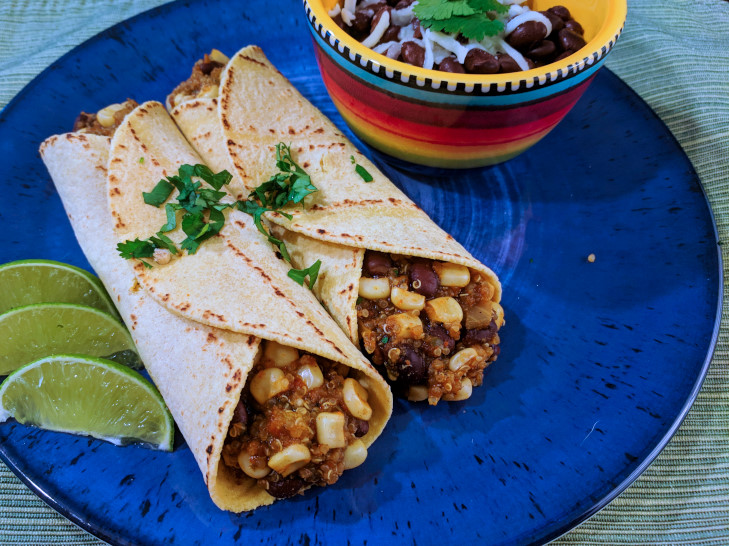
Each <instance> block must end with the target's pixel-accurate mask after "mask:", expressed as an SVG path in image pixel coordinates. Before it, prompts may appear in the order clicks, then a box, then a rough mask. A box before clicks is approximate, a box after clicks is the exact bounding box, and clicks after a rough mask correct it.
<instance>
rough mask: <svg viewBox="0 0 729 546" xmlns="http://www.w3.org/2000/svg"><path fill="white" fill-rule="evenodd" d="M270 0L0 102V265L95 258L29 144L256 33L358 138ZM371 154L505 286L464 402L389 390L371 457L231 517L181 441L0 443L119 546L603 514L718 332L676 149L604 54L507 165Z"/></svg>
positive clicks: (708, 271) (112, 34)
mask: <svg viewBox="0 0 729 546" xmlns="http://www.w3.org/2000/svg"><path fill="white" fill-rule="evenodd" d="M278 4H284V5H283V6H280V5H277V7H276V9H275V10H274V9H272V8H271V2H266V1H263V0H261V1H258V0H256V1H253V0H247V1H243V0H241V1H239V2H230V1H227V0H217V1H212V0H211V1H207V2H206V1H195V2H189V3H187V2H186V3H176V4H172V5H166V6H163V7H161V8H159V9H155V10H153V11H150V12H147V13H145V14H142V15H141V16H139V17H136V18H134V19H132V20H130V21H128V22H125V23H122V24H120V25H117V26H115V27H113V28H111V29H109V30H107V31H106V32H103V33H102V34H100V35H99V36H97V37H96V38H94V39H92V40H90V41H89V42H86V43H85V44H83V45H82V46H80V47H78V48H77V49H75V50H74V51H72V52H71V53H69V54H68V55H66V56H65V57H63V58H62V59H60V60H59V61H58V62H56V63H55V64H54V65H53V66H51V67H50V68H49V69H48V70H46V71H45V72H43V73H42V74H41V75H40V76H38V77H37V78H36V79H35V80H34V81H33V82H32V83H31V84H30V85H28V86H27V87H26V88H25V89H24V90H23V91H22V92H21V93H20V94H19V95H18V96H17V97H16V98H15V99H14V100H13V102H12V103H11V104H10V105H8V107H7V108H6V109H5V110H4V112H2V114H0V157H2V158H3V162H4V167H5V168H4V169H3V177H2V182H1V184H2V191H3V195H4V196H5V197H4V198H3V199H2V200H1V201H0V222H1V225H2V228H3V231H4V233H5V234H6V235H5V240H6V242H5V243H3V244H2V246H1V247H0V261H3V262H4V261H9V260H15V259H19V258H34V257H37V258H51V259H55V260H62V261H66V262H70V263H73V264H76V265H79V266H82V267H84V266H85V267H88V264H87V263H86V261H85V260H84V257H83V255H82V254H81V252H80V250H79V247H78V246H77V244H76V242H75V240H74V237H73V233H72V231H71V227H70V225H69V223H68V221H67V220H66V217H65V214H64V211H63V208H62V206H61V202H60V200H59V198H58V196H57V195H56V192H55V191H54V188H53V184H52V183H51V181H50V179H49V177H48V174H47V173H46V171H45V169H44V167H43V164H42V163H41V161H40V159H39V157H38V154H37V149H38V144H39V143H40V142H41V141H42V140H43V139H44V138H46V137H47V136H48V135H51V134H54V133H59V132H63V131H67V130H69V129H70V128H71V126H72V124H73V121H74V118H75V117H76V114H77V113H78V112H79V111H81V110H86V111H95V110H97V109H98V108H100V107H102V106H104V105H106V104H108V103H110V102H118V101H120V100H122V99H124V98H126V97H133V98H136V99H137V100H139V101H142V100H147V99H164V97H165V95H166V93H167V92H169V90H171V89H172V88H173V87H174V86H175V85H176V84H177V83H178V82H180V81H181V80H183V79H185V78H186V77H187V76H188V75H189V72H190V68H191V66H192V64H193V62H194V60H195V59H197V58H198V56H200V55H201V53H202V52H205V51H209V50H210V49H211V48H213V47H217V48H220V49H222V50H223V51H226V52H228V53H232V52H234V51H236V50H237V49H239V48H240V47H242V46H244V45H246V44H250V43H256V44H259V45H261V46H262V47H263V49H264V50H265V52H266V53H267V54H268V55H269V57H270V58H271V60H272V61H273V62H274V63H275V64H276V66H278V67H279V69H280V70H281V71H282V72H283V73H284V74H285V75H286V76H288V77H289V78H290V79H291V80H292V82H293V83H294V85H296V86H297V87H298V89H299V90H300V91H301V92H302V93H303V94H304V95H305V96H306V97H308V98H309V99H310V100H312V101H313V102H314V104H316V105H317V106H318V107H319V108H321V109H322V110H323V111H324V112H325V113H326V114H327V115H328V116H330V117H331V118H332V119H333V120H334V122H335V123H336V124H337V125H338V126H339V127H340V128H341V129H342V130H344V131H345V132H346V133H347V134H348V136H349V137H350V138H353V136H352V135H351V133H350V132H349V131H348V130H347V127H346V126H345V125H344V123H343V122H342V119H341V118H340V116H339V115H338V114H337V112H336V111H335V109H334V107H333V105H332V103H331V102H330V100H329V98H328V96H327V94H326V92H325V90H324V87H323V85H322V82H321V79H320V77H319V74H318V71H317V68H316V65H315V62H314V56H313V53H312V49H311V43H310V38H309V36H308V35H307V32H308V31H307V30H306V24H305V19H304V13H303V8H302V6H301V5H300V3H299V2H298V1H297V0H290V1H285V2H283V1H282V2H279V3H278ZM353 140H354V141H355V142H357V139H355V138H353ZM359 145H360V148H363V149H365V152H366V153H368V154H370V155H373V154H372V152H371V151H369V150H367V149H366V148H365V147H364V146H362V145H361V143H360V144H359ZM374 159H375V161H377V162H378V163H379V164H380V165H381V166H382V168H383V169H384V170H385V172H386V173H387V174H389V175H390V176H391V178H392V179H393V180H394V181H395V183H396V184H398V185H399V186H400V187H401V188H403V190H404V191H405V192H406V193H407V194H408V195H410V196H411V197H412V198H413V199H414V200H415V201H416V202H417V203H419V204H420V205H421V206H422V207H423V208H424V209H425V210H426V211H427V212H428V213H429V214H430V215H431V216H432V217H433V218H434V219H435V220H436V221H437V222H438V223H439V224H440V225H441V226H442V227H443V228H445V229H446V230H447V231H448V232H450V233H452V234H453V235H454V236H455V237H456V238H457V239H458V240H460V241H461V242H462V243H463V244H464V245H465V246H466V248H468V249H469V250H470V251H471V252H472V253H473V254H474V255H475V256H476V257H477V258H479V259H480V260H482V261H483V262H484V263H486V264H488V265H490V266H491V267H493V268H494V269H495V270H496V272H497V273H498V274H499V276H500V277H501V279H502V282H503V284H504V301H503V303H504V308H505V309H506V313H507V315H506V316H507V325H506V327H505V328H504V330H503V337H502V341H503V345H502V346H503V350H502V353H501V357H500V358H499V360H498V362H497V363H496V364H495V365H494V366H492V367H491V368H490V369H489V371H488V373H487V374H486V378H485V384H484V386H483V387H482V388H479V389H476V390H474V395H473V397H472V398H471V399H470V400H468V401H467V402H463V403H452V404H447V403H442V404H440V405H439V406H437V407H436V408H430V407H426V406H423V405H410V404H407V403H404V402H402V401H400V402H397V403H396V405H395V412H394V415H393V417H392V420H391V421H390V423H389V425H388V428H387V429H386V431H385V433H384V435H383V436H382V437H381V439H380V440H379V441H378V442H377V443H376V444H375V445H374V446H373V448H372V449H371V452H370V457H369V459H368V460H367V462H366V463H365V464H364V465H363V466H362V467H360V468H358V469H357V470H356V471H352V472H346V473H345V475H344V477H343V478H342V479H341V480H340V481H339V482H338V483H337V484H335V485H334V486H331V487H327V488H326V489H319V490H315V491H310V492H309V493H308V494H307V495H306V496H304V497H299V498H296V499H293V500H290V501H285V502H279V503H276V504H275V505H273V506H270V507H267V508H261V509H259V510H257V511H255V512H253V513H249V514H244V515H233V514H229V513H225V512H221V511H220V510H218V509H217V508H216V507H215V506H214V505H213V503H212V502H211V501H210V498H209V497H208V494H207V491H206V489H205V486H204V484H203V480H202V476H201V474H200V472H199V471H198V469H197V466H196V464H195V461H194V460H193V457H192V455H191V454H190V451H189V450H188V448H187V447H186V445H185V444H184V442H183V441H182V440H180V441H179V442H178V446H177V448H176V449H175V451H174V453H172V454H167V453H157V452H154V451H149V450H146V449H143V448H139V447H126V448H118V447H114V446H112V445H110V444H106V443H103V442H99V441H95V440H89V439H86V438H79V437H73V436H67V435H63V434H56V433H50V432H43V431H39V430H36V429H32V428H28V427H24V426H20V425H17V424H13V423H8V424H4V425H2V426H0V455H1V456H2V458H3V460H4V461H6V463H7V464H8V465H9V466H10V467H11V468H12V469H13V470H14V471H15V472H16V473H17V474H18V475H19V476H20V477H21V479H23V480H24V481H25V483H27V484H28V485H29V486H30V487H31V488H32V489H33V490H34V491H35V492H36V493H37V494H38V495H39V496H40V497H41V498H43V499H44V500H45V501H46V502H47V503H48V504H50V505H51V506H53V507H54V508H55V509H57V510H58V511H59V512H61V513H62V514H64V515H65V516H67V517H68V518H70V519H71V520H73V521H74V522H76V523H77V524H78V525H80V526H81V527H83V528H84V529H87V530H88V531H90V532H91V533H93V534H95V535H97V536H98V537H101V538H103V539H104V540H106V541H108V542H111V543H113V544H163V543H165V544H169V543H173V542H174V543H177V544H212V543H217V544H228V543H233V542H235V541H240V542H241V543H243V544H276V543H279V544H280V543H283V542H284V541H285V542H288V543H301V544H312V543H331V544H343V543H345V542H346V541H347V540H348V541H349V542H351V543H353V544H359V543H363V542H365V541H366V542H367V543H369V544H384V543H388V542H394V541H398V542H400V541H402V542H408V543H413V544H415V543H417V544H421V545H422V544H443V543H458V542H460V543H485V542H488V543H529V542H543V541H546V540H548V539H551V538H554V537H556V536H558V535H560V534H561V533H564V532H565V531H567V530H568V529H570V528H572V527H573V526H575V525H576V524H578V523H579V522H581V521H583V520H584V519H585V518H587V517H588V516H590V515H592V514H594V513H595V512H596V511H597V510H599V509H600V508H602V507H603V506H604V505H605V504H606V503H608V502H609V501H610V500H611V499H612V498H614V497H615V496H616V495H617V494H618V493H619V492H620V491H622V490H623V489H624V488H625V487H627V486H628V484H630V483H631V482H632V481H633V480H634V479H635V478H636V477H637V476H638V475H639V474H640V473H641V472H642V471H643V470H644V469H645V468H646V467H647V466H648V464H649V463H650V462H651V461H652V460H653V459H654V458H655V457H656V455H657V454H658V452H659V451H660V450H661V449H662V448H663V447H664V446H665V444H666V442H667V441H668V439H669V438H670V437H671V435H672V434H673V433H674V432H675V431H676V428H677V427H678V425H679V423H680V422H681V420H682V419H683V418H684V416H685V415H686V412H687V411H688V408H689V406H690V405H691V402H692V401H693V400H694V397H695V396H696V394H697V391H698V389H699V387H700V385H701V381H702V379H703V378H704V375H705V373H706V369H707V366H708V364H709V360H710V357H711V354H712V350H713V347H714V342H715V340H716V335H717V332H718V324H719V320H718V317H719V307H720V294H721V275H720V266H721V264H720V258H719V252H718V249H717V236H716V231H715V227H714V222H713V219H712V215H711V211H710V209H709V206H708V205H707V202H706V198H705V196H704V194H703V192H702V189H701V185H700V183H699V180H698V178H697V176H696V174H695V172H694V170H693V169H692V167H691V164H690V163H689V161H688V159H687V158H686V156H685V155H684V153H683V152H682V151H681V149H680V148H679V146H678V145H677V144H676V142H675V141H674V140H673V138H672V137H671V135H670V134H669V132H668V130H667V129H666V127H665V126H664V125H663V124H662V123H661V122H660V121H659V119H658V118H657V117H656V116H655V115H654V114H653V112H651V110H650V109H649V108H648V107H647V106H646V105H645V104H644V103H643V102H642V101H641V100H640V99H639V98H638V97H637V96H636V95H635V94H634V93H633V92H632V91H630V89H628V88H627V87H626V86H625V85H624V84H623V83H622V82H621V81H620V80H618V79H617V78H616V77H615V76H614V75H612V74H611V73H610V72H608V71H606V70H603V71H602V72H601V73H600V74H599V75H598V76H597V79H596V80H595V82H594V83H593V84H592V87H591V88H590V89H589V90H588V91H587V93H586V94H585V96H584V97H583V99H582V100H581V101H580V102H579V104H578V105H577V107H576V108H575V109H574V110H573V111H572V112H571V113H570V114H569V115H568V116H567V118H566V119H565V121H564V122H563V123H562V124H561V125H559V126H558V127H557V129H556V130H555V131H554V132H553V133H552V134H550V135H549V136H548V137H547V138H545V139H544V140H543V141H542V142H540V143H539V144H538V145H536V146H535V147H534V148H533V149H532V150H530V151H529V152H528V153H527V154H525V155H523V156H521V157H519V158H516V159H514V160H512V161H510V162H508V163H505V164H503V165H499V166H496V167H491V168H486V169H480V170H473V171H467V172H456V173H451V174H448V175H440V176H434V175H432V174H430V175H426V174H421V175H420V176H412V175H409V174H404V171H401V170H396V169H395V168H393V167H391V166H389V165H388V164H386V163H384V162H383V158H382V157H381V156H377V155H375V156H374ZM589 254H595V256H596V260H595V262H594V263H589V262H588V261H587V260H586V258H587V256H588V255H589Z"/></svg>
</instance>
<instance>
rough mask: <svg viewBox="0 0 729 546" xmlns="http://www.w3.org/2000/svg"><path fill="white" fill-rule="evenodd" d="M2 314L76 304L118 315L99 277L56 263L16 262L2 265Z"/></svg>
mask: <svg viewBox="0 0 729 546" xmlns="http://www.w3.org/2000/svg"><path fill="white" fill-rule="evenodd" d="M0 286H2V287H3V288H4V289H3V291H2V292H1V293H0V313H4V312H5V311H8V310H9V309H12V308H15V307H20V306H23V305H30V304H33V303H50V302H59V303H61V302H63V303H77V304H82V305H89V306H91V307H95V308H97V309H100V310H101V311H106V312H107V313H110V314H112V315H114V316H118V313H117V310H116V307H115V306H114V303H113V302H112V300H111V298H110V297H109V294H108V293H107V292H106V289H105V288H104V285H103V284H102V283H101V281H100V280H99V278H98V277H97V276H95V275H93V274H91V273H89V272H88V271H86V270H85V269H81V268H80V267H76V266H74V265H70V264H66V263H63V262H56V261H53V260H38V259H30V260H16V261H14V262H8V263H6V264H2V265H0Z"/></svg>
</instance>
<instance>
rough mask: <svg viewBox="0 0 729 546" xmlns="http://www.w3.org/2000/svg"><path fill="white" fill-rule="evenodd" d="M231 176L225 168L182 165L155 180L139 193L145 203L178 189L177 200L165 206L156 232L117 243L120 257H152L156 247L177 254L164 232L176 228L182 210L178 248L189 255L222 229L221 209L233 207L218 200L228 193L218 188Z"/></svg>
mask: <svg viewBox="0 0 729 546" xmlns="http://www.w3.org/2000/svg"><path fill="white" fill-rule="evenodd" d="M193 177H196V178H200V179H202V180H203V181H204V182H206V183H207V184H208V185H209V186H211V187H212V189H210V188H204V187H203V185H202V182H196V181H193ZM232 178H233V177H232V175H231V174H230V173H229V172H228V171H221V172H219V173H213V171H211V170H210V169H209V168H208V167H206V166H205V165H182V166H181V167H180V168H179V169H178V172H177V174H176V175H173V176H168V177H166V180H165V179H162V180H160V181H159V182H157V184H156V185H155V187H154V188H153V189H152V191H151V192H148V193H147V192H142V198H143V199H144V202H145V203H146V204H148V205H151V206H153V207H160V206H161V205H162V204H163V203H164V202H165V201H167V200H168V199H169V198H170V195H172V193H173V192H174V191H175V189H177V191H178V195H177V199H176V200H177V202H176V203H172V202H169V203H167V204H166V205H165V214H166V216H167V222H166V223H165V224H164V225H163V226H162V227H161V228H160V230H159V231H158V232H157V233H156V234H155V235H153V236H151V237H149V238H147V239H139V238H137V239H135V240H133V241H124V242H123V243H119V244H118V245H117V250H118V251H119V254H120V256H121V257H122V258H126V259H131V258H151V257H153V256H154V251H155V250H157V249H158V248H159V249H165V250H169V251H170V252H171V253H172V254H178V253H179V252H180V250H179V249H178V248H177V246H176V245H175V243H174V242H173V241H172V240H171V239H170V238H169V237H167V236H166V235H165V233H167V232H169V231H172V230H173V229H175V228H176V227H177V223H178V214H177V213H178V212H179V211H183V214H182V216H181V218H180V220H179V221H180V226H181V227H182V231H183V232H184V233H185V235H187V237H186V238H185V239H184V240H183V241H182V242H181V243H180V248H181V249H182V250H186V251H187V253H188V254H195V252H197V250H198V248H199V247H200V244H201V243H202V242H203V241H205V240H207V239H210V238H211V237H213V236H214V235H216V234H217V233H219V232H220V230H221V229H222V228H223V225H224V224H225V215H224V214H223V211H224V210H225V209H226V208H230V207H233V206H235V204H234V203H221V202H220V200H221V199H222V198H223V197H224V196H225V195H227V194H226V193H225V192H224V191H219V190H220V189H221V188H222V187H223V186H225V185H227V184H229V183H230V181H231V180H232ZM143 263H144V265H145V266H146V267H152V266H151V264H149V263H147V262H143Z"/></svg>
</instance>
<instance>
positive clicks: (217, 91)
mask: <svg viewBox="0 0 729 546" xmlns="http://www.w3.org/2000/svg"><path fill="white" fill-rule="evenodd" d="M167 107H168V109H169V110H170V111H171V113H172V116H173V118H174V119H175V121H176V123H177V124H178V126H179V127H180V128H181V129H182V132H183V133H184V134H185V136H186V137H187V138H188V140H189V141H190V142H191V143H192V145H193V146H194V147H195V148H196V149H197V151H198V152H199V153H200V155H201V156H202V157H203V158H204V159H205V161H206V162H207V163H208V164H210V165H211V166H212V167H213V168H215V169H228V170H230V171H231V172H232V173H233V175H234V176H233V181H232V182H231V184H230V186H229V187H230V190H231V192H232V195H233V196H234V197H235V198H236V199H246V198H248V197H249V195H250V194H251V192H252V191H253V190H255V189H256V188H257V187H259V186H260V185H261V184H262V183H263V182H265V181H267V180H269V179H271V177H272V176H273V175H275V174H276V173H277V169H278V167H277V164H276V159H275V158H276V153H277V151H280V149H281V148H280V145H279V143H285V144H287V145H290V151H291V155H292V157H293V160H294V161H295V162H296V163H297V164H298V165H299V166H300V167H301V168H303V169H305V170H306V172H307V173H308V175H309V176H310V178H311V182H312V183H313V185H314V186H315V187H316V188H317V189H318V191H316V192H314V193H312V194H310V195H308V196H306V198H305V199H304V200H303V201H301V202H300V203H298V204H293V205H287V206H285V207H284V208H283V209H282V210H281V212H278V211H272V212H266V213H265V215H264V218H265V219H266V220H267V221H268V222H270V223H271V224H272V230H273V233H274V235H275V236H276V237H279V238H280V239H282V240H283V241H284V242H285V244H286V247H287V249H288V251H289V253H290V255H291V258H292V261H293V263H294V265H295V266H296V267H299V268H301V267H305V266H306V265H307V264H310V263H312V261H313V260H316V259H320V260H321V262H322V266H321V270H320V273H319V278H318V280H317V282H316V283H315V284H314V286H313V291H314V293H315V294H316V296H317V297H318V298H319V299H320V301H321V302H322V303H323V304H324V305H325V307H326V308H327V310H328V311H329V312H330V313H331V315H332V316H333V317H334V318H335V320H336V321H337V323H338V324H339V325H340V327H341V328H342V329H343V330H344V331H345V332H346V333H347V335H348V336H349V338H350V339H351V340H352V341H353V342H354V343H355V344H357V345H358V346H360V347H361V349H362V350H363V352H364V353H365V354H366V355H367V356H368V357H369V359H370V360H371V361H372V362H373V363H374V364H375V365H377V366H378V368H379V369H380V370H381V371H382V372H383V375H385V376H386V377H387V378H388V379H389V380H390V381H391V383H392V385H393V388H394V389H395V390H396V392H398V393H399V394H402V395H405V396H407V397H408V398H409V399H410V400H425V399H427V400H428V401H429V402H430V403H431V404H436V403H437V402H438V401H439V400H441V399H442V400H463V399H466V398H468V397H469V396H470V395H471V392H472V388H473V387H474V386H478V385H480V384H481V383H482V378H483V370H484V369H485V368H486V366H488V365H489V364H490V363H491V362H493V361H494V360H496V358H497V356H498V354H499V343H500V340H499V334H498V331H499V329H500V328H501V326H502V325H503V324H504V313H503V309H502V307H501V305H500V304H499V302H500V299H501V285H500V283H499V280H498V278H497V277H496V275H495V274H494V272H493V271H491V270H490V269H489V268H488V267H486V266H485V265H483V264H482V263H480V262H479V261H478V260H476V259H474V258H473V257H472V256H471V255H470V254H469V253H468V252H467V251H466V250H465V249H464V248H463V247H462V246H461V245H460V244H459V243H458V242H456V241H455V240H454V239H453V237H451V236H450V235H449V234H448V233H446V232H444V231H443V230H442V229H441V228H440V227H438V226H437V225H436V224H435V223H434V222H433V221H432V220H431V219H430V218H429V217H428V216H427V215H426V214H425V213H424V212H423V211H422V210H421V209H420V208H419V207H418V206H417V205H416V204H415V203H413V202H412V201H411V200H410V199H409V198H408V197H407V196H406V195H405V194H403V193H402V192H401V191H400V190H399V189H398V188H397V187H396V186H395V185H394V184H393V183H392V182H391V181H390V180H388V179H387V177H386V176H385V175H384V174H382V172H380V171H379V170H378V169H377V167H375V165H373V164H372V163H371V162H370V161H368V160H367V158H366V157H365V156H364V155H362V154H361V153H360V152H359V151H358V150H357V149H356V148H355V147H354V146H353V145H352V143H351V142H349V140H347V138H345V137H344V135H342V134H341V133H340V132H339V131H338V129H337V128H336V126H335V125H334V124H333V123H332V122H331V121H329V120H328V119H327V118H326V117H325V116H324V115H323V114H322V113H321V112H320V111H319V110H317V109H316V108H315V107H314V106H313V105H312V104H311V103H309V102H308V101H307V100H306V99H304V97H302V96H301V95H300V94H299V93H298V91H297V90H296V89H295V88H294V87H293V85H292V84H291V83H290V82H289V81H288V80H286V78H285V77H284V76H283V75H282V74H281V73H279V72H278V71H277V70H276V68H275V67H274V66H273V65H271V63H270V62H269V61H268V59H267V58H266V57H265V55H264V54H263V52H262V51H261V50H260V49H259V48H258V47H255V46H249V47H246V48H244V49H242V50H241V51H239V52H238V53H237V54H236V55H235V56H234V57H233V58H232V59H230V60H229V59H228V58H227V57H225V56H224V55H223V54H222V53H220V52H219V51H216V50H215V51H213V53H212V54H210V55H205V57H204V58H203V59H202V60H200V61H198V62H197V63H196V64H195V66H194V67H193V71H192V75H191V77H190V78H189V79H188V80H187V81H185V82H183V83H181V84H180V85H179V86H178V87H177V88H176V89H175V90H174V91H173V92H172V93H171V94H170V95H169V96H168V98H167ZM367 175H369V176H367ZM370 177H371V179H372V180H371V181H369V182H367V181H366V179H368V178H370ZM283 213H285V214H283Z"/></svg>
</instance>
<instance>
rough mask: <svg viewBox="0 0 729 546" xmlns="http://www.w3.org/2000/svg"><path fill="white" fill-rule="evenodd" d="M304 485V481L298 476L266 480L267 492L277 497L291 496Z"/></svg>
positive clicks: (285, 497) (286, 497)
mask: <svg viewBox="0 0 729 546" xmlns="http://www.w3.org/2000/svg"><path fill="white" fill-rule="evenodd" d="M305 486H306V482H305V481H304V480H302V479H301V478H299V477H298V476H288V477H287V478H281V479H280V480H279V481H277V482H273V481H270V482H268V494H269V495H271V496H272V497H276V498H277V499H288V498H289V497H293V496H294V495H296V494H297V493H298V492H299V491H301V490H302V489H303V488H304V487H305Z"/></svg>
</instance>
